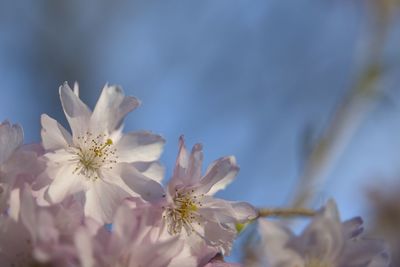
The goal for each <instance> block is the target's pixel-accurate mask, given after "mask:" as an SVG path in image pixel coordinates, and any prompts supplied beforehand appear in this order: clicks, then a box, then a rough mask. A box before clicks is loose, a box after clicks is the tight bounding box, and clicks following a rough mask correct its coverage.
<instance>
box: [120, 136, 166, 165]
mask: <svg viewBox="0 0 400 267" xmlns="http://www.w3.org/2000/svg"><path fill="white" fill-rule="evenodd" d="M164 144H165V140H164V139H163V138H162V137H161V136H159V135H156V134H153V133H150V132H144V131H143V132H135V133H128V134H125V135H123V136H122V138H121V139H120V140H119V141H118V143H117V144H116V149H117V151H118V157H119V158H118V160H119V162H127V163H130V162H137V161H155V160H157V159H158V158H159V157H160V155H161V152H162V150H163V147H164Z"/></svg>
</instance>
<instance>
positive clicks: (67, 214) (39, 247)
mask: <svg viewBox="0 0 400 267" xmlns="http://www.w3.org/2000/svg"><path fill="white" fill-rule="evenodd" d="M19 197H20V198H21V199H20V204H21V207H20V210H19V211H20V212H19V214H18V216H17V220H15V219H14V218H12V217H9V216H7V215H3V216H2V217H0V266H16V267H17V266H21V267H22V266H24V267H25V266H76V262H77V260H78V258H77V252H76V249H75V246H74V242H73V236H74V233H75V231H76V230H77V229H78V228H79V227H81V226H82V225H90V228H91V229H92V231H97V229H99V228H100V226H101V225H100V224H98V223H96V222H95V221H94V220H90V219H88V220H85V219H84V218H83V208H82V207H81V206H80V205H79V203H78V202H75V201H73V198H69V200H64V201H63V202H62V203H60V204H58V205H56V206H49V207H39V206H37V204H36V200H35V199H34V197H33V195H32V192H31V189H30V187H29V186H28V185H25V186H22V187H21V191H20V195H19Z"/></svg>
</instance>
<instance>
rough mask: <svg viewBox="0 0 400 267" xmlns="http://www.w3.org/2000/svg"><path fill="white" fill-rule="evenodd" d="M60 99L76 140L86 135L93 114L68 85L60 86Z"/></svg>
mask: <svg viewBox="0 0 400 267" xmlns="http://www.w3.org/2000/svg"><path fill="white" fill-rule="evenodd" d="M60 99H61V104H62V106H63V109H64V113H65V116H66V117H67V120H68V122H69V125H70V127H71V131H72V135H73V136H74V138H76V137H77V136H80V135H82V134H83V133H85V132H86V131H87V129H88V126H89V121H90V116H91V114H92V113H91V111H90V109H89V108H88V107H87V106H86V104H85V103H83V102H82V101H81V100H80V99H79V97H78V96H77V95H76V94H75V93H74V92H73V91H72V89H71V88H70V87H69V86H68V84H67V83H64V84H63V85H62V86H60Z"/></svg>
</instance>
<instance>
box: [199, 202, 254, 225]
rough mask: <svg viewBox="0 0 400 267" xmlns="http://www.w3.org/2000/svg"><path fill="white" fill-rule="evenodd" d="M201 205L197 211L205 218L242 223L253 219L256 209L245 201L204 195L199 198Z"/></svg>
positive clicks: (220, 221)
mask: <svg viewBox="0 0 400 267" xmlns="http://www.w3.org/2000/svg"><path fill="white" fill-rule="evenodd" d="M200 201H201V203H202V207H201V208H199V212H200V213H201V214H202V215H203V217H204V218H206V219H207V220H213V221H217V222H219V223H243V222H247V221H249V220H252V219H254V218H255V217H256V216H257V211H256V210H255V209H254V207H253V206H251V205H250V204H248V203H246V202H231V201H226V200H222V199H217V198H213V197H210V196H204V197H203V198H201V200H200Z"/></svg>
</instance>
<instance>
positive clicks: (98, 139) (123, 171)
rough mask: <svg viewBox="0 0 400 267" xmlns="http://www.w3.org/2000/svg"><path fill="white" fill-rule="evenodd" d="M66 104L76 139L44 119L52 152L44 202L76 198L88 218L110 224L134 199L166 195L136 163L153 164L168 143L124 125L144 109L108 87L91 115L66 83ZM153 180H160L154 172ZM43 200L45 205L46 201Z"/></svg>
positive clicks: (44, 134) (62, 91)
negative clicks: (134, 112) (124, 202)
mask: <svg viewBox="0 0 400 267" xmlns="http://www.w3.org/2000/svg"><path fill="white" fill-rule="evenodd" d="M60 98H61V103H62V106H63V109H64V112H65V115H66V117H67V120H68V122H69V125H70V127H71V132H72V135H71V134H70V133H69V132H68V131H67V130H65V129H64V128H63V127H62V126H61V125H60V124H59V123H57V121H55V120H54V119H52V118H50V117H49V116H47V115H42V119H41V122H42V141H43V146H44V148H45V149H46V151H47V153H46V154H45V155H44V157H45V158H46V159H47V160H48V161H47V168H46V172H45V173H44V174H43V175H42V177H41V178H40V179H41V180H46V179H47V180H48V183H49V185H48V186H47V187H45V188H44V189H42V190H41V192H42V196H43V199H44V200H45V201H47V202H50V203H58V202H61V201H62V200H63V199H65V197H67V196H69V195H72V194H73V195H77V196H78V197H80V198H81V199H82V201H83V202H84V204H85V214H86V215H87V216H90V217H92V218H94V219H96V220H98V221H100V222H105V223H109V222H111V220H112V215H113V213H114V212H115V209H116V207H117V206H118V205H119V204H120V203H121V201H122V200H123V199H124V198H126V197H128V196H132V195H140V196H142V197H143V198H144V199H146V200H148V199H151V198H153V197H159V196H161V195H162V188H161V186H160V185H159V183H157V182H156V181H154V180H152V179H150V178H148V177H147V176H145V175H143V174H142V173H141V172H139V171H138V169H137V168H135V165H134V164H140V163H141V164H147V165H148V166H150V164H151V163H152V162H154V161H156V160H157V159H158V158H159V156H160V153H161V151H162V147H163V144H164V140H163V138H161V136H159V135H155V134H152V133H150V132H144V131H142V132H133V133H128V134H122V121H123V118H124V117H125V115H126V114H127V113H129V112H130V111H132V110H133V109H135V108H136V107H137V106H138V105H139V101H138V100H137V99H136V98H134V97H129V96H125V95H124V92H123V91H122V89H121V88H119V87H116V86H107V85H106V86H105V87H104V89H103V91H102V93H101V95H100V98H99V100H98V102H97V104H96V107H95V108H94V111H93V112H92V111H91V110H90V109H89V108H88V107H87V106H86V105H85V104H84V103H83V102H82V101H81V100H80V99H79V96H78V89H77V86H75V88H74V91H73V90H72V89H71V88H69V86H68V85H67V84H64V85H63V86H61V87H60ZM153 175H154V176H159V174H158V173H157V171H156V172H153ZM45 201H43V202H45Z"/></svg>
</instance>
